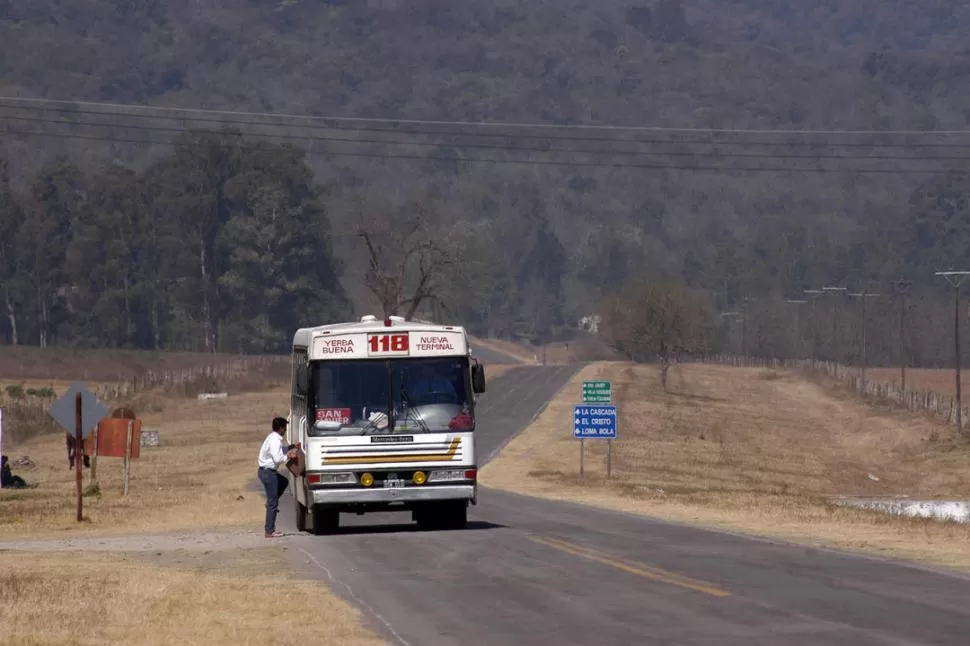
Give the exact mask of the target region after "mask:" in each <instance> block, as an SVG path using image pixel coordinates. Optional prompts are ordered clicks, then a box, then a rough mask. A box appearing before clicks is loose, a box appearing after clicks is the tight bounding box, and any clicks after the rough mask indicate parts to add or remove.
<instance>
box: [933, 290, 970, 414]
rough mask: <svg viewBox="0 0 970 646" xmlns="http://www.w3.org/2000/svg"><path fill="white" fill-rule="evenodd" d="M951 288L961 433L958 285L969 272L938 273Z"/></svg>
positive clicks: (958, 412)
mask: <svg viewBox="0 0 970 646" xmlns="http://www.w3.org/2000/svg"><path fill="white" fill-rule="evenodd" d="M935 275H937V276H943V278H945V279H946V282H948V283H950V286H951V287H953V365H954V367H955V368H956V386H957V430H958V431H960V433H963V399H962V397H961V393H960V285H962V284H963V281H964V280H966V278H967V276H970V271H938V272H936V274H935Z"/></svg>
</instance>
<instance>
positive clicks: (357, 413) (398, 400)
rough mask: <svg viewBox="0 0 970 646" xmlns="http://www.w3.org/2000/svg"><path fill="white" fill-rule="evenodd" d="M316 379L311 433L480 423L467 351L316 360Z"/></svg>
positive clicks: (463, 427)
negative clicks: (447, 354) (419, 356)
mask: <svg viewBox="0 0 970 646" xmlns="http://www.w3.org/2000/svg"><path fill="white" fill-rule="evenodd" d="M310 379H311V382H310V392H311V397H312V400H311V401H310V402H309V404H310V410H311V411H313V413H312V415H311V418H310V420H309V422H310V425H309V432H310V434H311V435H318V436H319V435H379V434H386V433H408V434H410V433H422V432H424V433H441V432H447V431H471V430H474V428H475V417H474V400H473V397H472V394H471V389H470V388H471V384H470V373H469V362H468V358H467V357H442V358H437V357H435V358H422V359H357V360H344V361H340V360H337V361H315V362H313V363H312V366H311V370H310Z"/></svg>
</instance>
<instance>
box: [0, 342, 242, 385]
mask: <svg viewBox="0 0 970 646" xmlns="http://www.w3.org/2000/svg"><path fill="white" fill-rule="evenodd" d="M235 359H239V357H238V356H237V355H233V354H210V353H206V352H151V351H147V350H88V349H78V348H62V347H56V348H38V347H28V346H9V345H8V346H0V383H3V384H4V385H7V384H12V383H21V382H27V383H29V384H31V385H37V386H46V385H48V384H52V383H65V382H66V383H70V382H71V381H75V380H82V381H87V382H89V383H92V384H93V383H108V382H117V381H123V380H125V379H130V378H132V377H135V376H138V375H141V374H144V373H145V372H148V371H149V370H151V371H154V372H161V371H165V370H186V369H191V368H199V367H203V366H211V365H221V364H225V363H229V362H231V361H233V360H235Z"/></svg>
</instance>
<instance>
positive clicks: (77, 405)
mask: <svg viewBox="0 0 970 646" xmlns="http://www.w3.org/2000/svg"><path fill="white" fill-rule="evenodd" d="M83 456H84V445H83V444H82V443H81V393H78V394H77V396H75V398H74V480H75V484H76V485H77V522H79V523H80V522H81V521H83V520H84V514H83V510H82V502H81V498H82V495H81V494H82V491H81V459H82V457H83Z"/></svg>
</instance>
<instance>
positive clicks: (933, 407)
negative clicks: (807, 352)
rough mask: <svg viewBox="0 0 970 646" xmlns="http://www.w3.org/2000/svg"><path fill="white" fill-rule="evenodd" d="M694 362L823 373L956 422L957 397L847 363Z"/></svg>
mask: <svg viewBox="0 0 970 646" xmlns="http://www.w3.org/2000/svg"><path fill="white" fill-rule="evenodd" d="M690 362H692V363H708V364H718V365H726V366H737V367H742V366H745V367H754V368H765V369H772V370H791V371H796V372H801V373H808V374H816V375H823V376H826V377H830V378H833V379H836V380H838V381H841V382H842V383H844V384H846V385H848V386H849V387H850V388H852V390H854V391H855V392H857V393H859V394H861V395H863V396H865V397H870V398H873V399H877V400H879V401H882V402H892V403H894V404H896V405H898V406H901V407H903V408H906V409H908V410H911V411H924V412H928V413H930V414H932V415H935V416H936V417H938V418H940V419H941V420H943V421H945V422H947V423H949V424H954V425H956V423H957V400H956V397H955V396H952V395H947V394H944V393H940V392H938V391H935V390H931V389H920V388H905V389H904V388H903V387H902V385H901V384H900V383H897V382H894V381H882V380H876V379H871V378H867V379H866V380H865V381H863V379H862V375H861V371H860V369H859V368H857V367H854V366H846V365H843V364H840V363H836V362H834V361H820V360H817V359H765V358H761V357H741V356H737V355H706V356H702V357H694V358H692V359H691V360H690ZM961 408H962V409H963V414H962V415H961V418H962V419H961V422H962V423H961V427H962V428H966V427H967V417H968V415H970V408H968V407H967V406H962V407H961Z"/></svg>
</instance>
